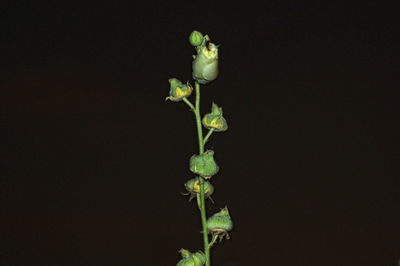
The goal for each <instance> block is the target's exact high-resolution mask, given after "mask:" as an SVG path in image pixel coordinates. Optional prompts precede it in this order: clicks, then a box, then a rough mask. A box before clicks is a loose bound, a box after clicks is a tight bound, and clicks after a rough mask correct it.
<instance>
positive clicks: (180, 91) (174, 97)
mask: <svg viewBox="0 0 400 266" xmlns="http://www.w3.org/2000/svg"><path fill="white" fill-rule="evenodd" d="M168 81H169V84H170V89H169V96H168V97H167V98H166V100H171V101H173V102H179V101H181V100H182V99H183V98H184V97H189V96H190V95H191V94H192V92H193V87H192V86H190V84H189V83H187V84H182V82H181V81H180V80H178V79H176V78H170V79H169V80H168Z"/></svg>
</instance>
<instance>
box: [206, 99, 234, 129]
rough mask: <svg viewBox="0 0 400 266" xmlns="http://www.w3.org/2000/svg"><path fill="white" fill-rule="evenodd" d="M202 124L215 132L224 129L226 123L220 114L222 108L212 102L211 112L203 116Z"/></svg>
mask: <svg viewBox="0 0 400 266" xmlns="http://www.w3.org/2000/svg"><path fill="white" fill-rule="evenodd" d="M202 122H203V126H204V127H206V128H208V129H212V128H213V129H214V131H216V132H221V131H226V130H227V129H228V123H227V122H226V120H225V118H224V117H223V116H222V108H220V107H218V105H216V104H215V103H213V104H212V107H211V113H208V114H206V115H205V116H204V117H203V120H202Z"/></svg>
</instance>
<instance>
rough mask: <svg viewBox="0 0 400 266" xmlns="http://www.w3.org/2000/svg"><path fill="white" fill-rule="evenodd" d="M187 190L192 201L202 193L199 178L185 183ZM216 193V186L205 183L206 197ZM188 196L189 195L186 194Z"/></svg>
mask: <svg viewBox="0 0 400 266" xmlns="http://www.w3.org/2000/svg"><path fill="white" fill-rule="evenodd" d="M185 188H186V190H187V191H188V194H189V195H190V199H192V198H194V197H195V196H196V194H198V193H200V180H199V178H192V179H190V180H189V181H187V182H186V183H185ZM213 193H214V186H213V185H212V184H211V183H210V182H208V181H205V182H204V196H205V197H206V198H208V197H210V196H211V195H212V194H213ZM186 195H187V194H186Z"/></svg>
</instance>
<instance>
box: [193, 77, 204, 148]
mask: <svg viewBox="0 0 400 266" xmlns="http://www.w3.org/2000/svg"><path fill="white" fill-rule="evenodd" d="M195 89H196V107H195V111H194V114H195V116H196V125H197V136H198V138H199V154H202V153H203V152H204V143H203V128H202V126H201V115H200V84H199V83H198V82H197V81H196V83H195Z"/></svg>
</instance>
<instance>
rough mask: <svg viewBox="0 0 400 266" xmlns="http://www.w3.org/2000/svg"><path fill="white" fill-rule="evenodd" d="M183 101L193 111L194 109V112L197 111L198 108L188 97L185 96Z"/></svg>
mask: <svg viewBox="0 0 400 266" xmlns="http://www.w3.org/2000/svg"><path fill="white" fill-rule="evenodd" d="M183 101H184V102H185V103H186V104H187V105H188V106H189V107H190V110H191V111H193V112H195V111H196V108H195V107H194V105H193V104H192V103H191V102H190V101H189V100H188V99H187V98H186V97H183Z"/></svg>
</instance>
